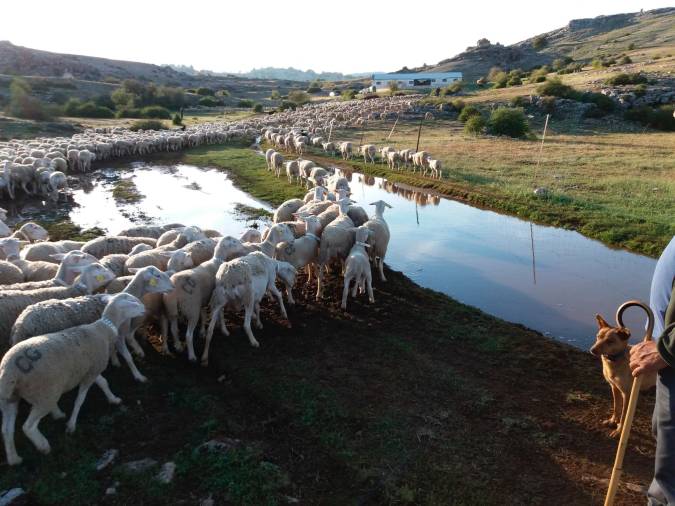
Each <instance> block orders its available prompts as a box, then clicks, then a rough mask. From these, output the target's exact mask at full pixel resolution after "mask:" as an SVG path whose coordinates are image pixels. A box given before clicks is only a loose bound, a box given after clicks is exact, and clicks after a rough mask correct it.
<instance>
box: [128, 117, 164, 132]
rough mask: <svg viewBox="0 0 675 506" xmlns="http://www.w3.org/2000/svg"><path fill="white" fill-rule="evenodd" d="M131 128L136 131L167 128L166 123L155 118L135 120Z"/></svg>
mask: <svg viewBox="0 0 675 506" xmlns="http://www.w3.org/2000/svg"><path fill="white" fill-rule="evenodd" d="M129 130H131V131H132V132H136V131H137V130H166V127H165V126H164V123H162V122H161V121H158V120H155V119H144V120H139V121H134V122H133V123H132V124H131V126H130V127H129Z"/></svg>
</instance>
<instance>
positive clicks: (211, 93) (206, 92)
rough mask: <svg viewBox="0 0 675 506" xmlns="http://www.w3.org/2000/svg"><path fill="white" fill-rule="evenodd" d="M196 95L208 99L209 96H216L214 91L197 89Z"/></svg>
mask: <svg viewBox="0 0 675 506" xmlns="http://www.w3.org/2000/svg"><path fill="white" fill-rule="evenodd" d="M195 92H196V93H197V95H201V96H203V97H209V96H211V97H212V96H214V95H215V94H216V92H215V91H213V90H212V89H211V88H197V89H196V90H195Z"/></svg>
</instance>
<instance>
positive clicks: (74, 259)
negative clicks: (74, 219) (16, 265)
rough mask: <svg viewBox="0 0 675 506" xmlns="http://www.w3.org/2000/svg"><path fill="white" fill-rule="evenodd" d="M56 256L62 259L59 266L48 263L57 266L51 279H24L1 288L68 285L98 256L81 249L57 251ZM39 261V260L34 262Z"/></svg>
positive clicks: (35, 287)
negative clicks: (64, 251)
mask: <svg viewBox="0 0 675 506" xmlns="http://www.w3.org/2000/svg"><path fill="white" fill-rule="evenodd" d="M54 256H55V257H57V258H59V259H60V260H61V264H60V265H59V266H54V265H53V264H47V265H49V266H50V267H52V266H53V267H56V269H57V270H56V273H55V274H54V277H52V278H51V279H46V280H43V281H24V282H19V283H15V284H8V285H3V286H0V290H35V289H37V288H51V287H55V286H68V285H71V284H72V283H73V281H75V278H76V277H77V276H78V275H79V274H80V273H81V272H82V269H83V268H84V267H86V266H87V265H90V264H93V263H94V262H96V258H94V257H93V256H91V255H88V254H87V253H82V252H81V251H69V252H68V253H57V254H55V255H54ZM34 263H38V262H34Z"/></svg>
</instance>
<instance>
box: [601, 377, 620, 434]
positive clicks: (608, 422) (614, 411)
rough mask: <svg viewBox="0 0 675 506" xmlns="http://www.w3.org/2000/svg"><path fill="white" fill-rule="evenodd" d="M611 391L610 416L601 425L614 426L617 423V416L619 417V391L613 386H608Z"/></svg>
mask: <svg viewBox="0 0 675 506" xmlns="http://www.w3.org/2000/svg"><path fill="white" fill-rule="evenodd" d="M609 386H610V387H611V389H612V401H613V404H612V416H610V417H609V418H608V419H607V420H604V421H603V422H602V425H616V424H617V423H619V416H620V415H621V391H620V390H619V389H618V388H616V387H615V386H614V385H612V384H610V385H609Z"/></svg>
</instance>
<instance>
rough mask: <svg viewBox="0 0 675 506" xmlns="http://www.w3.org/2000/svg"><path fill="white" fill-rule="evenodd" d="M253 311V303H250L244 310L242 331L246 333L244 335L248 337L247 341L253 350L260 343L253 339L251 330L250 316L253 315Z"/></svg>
mask: <svg viewBox="0 0 675 506" xmlns="http://www.w3.org/2000/svg"><path fill="white" fill-rule="evenodd" d="M254 309H255V308H254V303H253V302H251V303H250V304H249V305H247V306H246V308H245V313H244V331H245V332H246V335H247V336H248V340H249V342H250V343H251V346H253V347H254V348H259V347H260V343H259V342H258V341H256V339H255V337H253V331H252V330H251V316H252V315H253V311H254Z"/></svg>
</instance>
